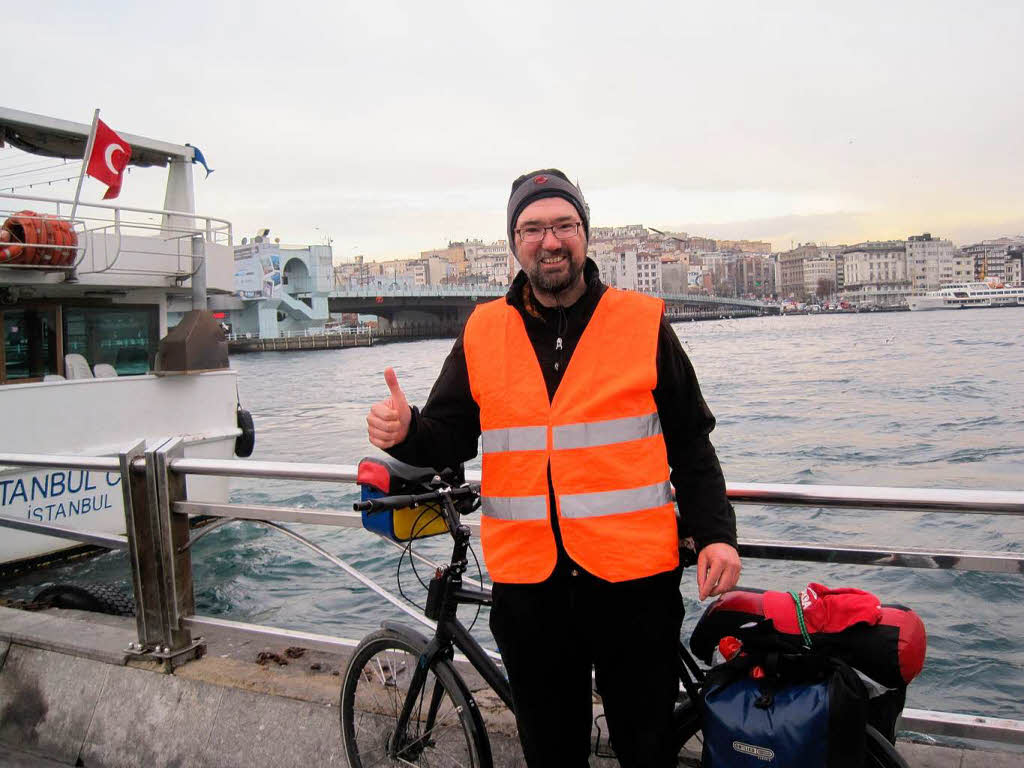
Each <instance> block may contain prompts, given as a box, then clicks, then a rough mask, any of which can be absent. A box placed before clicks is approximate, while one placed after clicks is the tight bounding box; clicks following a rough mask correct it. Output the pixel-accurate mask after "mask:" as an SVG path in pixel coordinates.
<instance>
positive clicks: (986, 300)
mask: <svg viewBox="0 0 1024 768" xmlns="http://www.w3.org/2000/svg"><path fill="white" fill-rule="evenodd" d="M907 303H908V304H909V305H910V309H911V310H914V311H916V312H921V311H924V310H931V309H970V308H971V307H1016V306H1024V285H1003V284H1002V283H996V282H973V283H950V284H949V285H947V286H944V287H942V288H940V289H939V290H937V291H929V292H928V293H926V294H924V295H923V296H911V297H909V298H908V299H907Z"/></svg>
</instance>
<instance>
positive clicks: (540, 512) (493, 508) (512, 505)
mask: <svg viewBox="0 0 1024 768" xmlns="http://www.w3.org/2000/svg"><path fill="white" fill-rule="evenodd" d="M480 511H481V512H482V513H483V514H485V515H487V516H488V517H493V518H496V519H498V520H547V519H548V497H547V496H483V497H481V499H480Z"/></svg>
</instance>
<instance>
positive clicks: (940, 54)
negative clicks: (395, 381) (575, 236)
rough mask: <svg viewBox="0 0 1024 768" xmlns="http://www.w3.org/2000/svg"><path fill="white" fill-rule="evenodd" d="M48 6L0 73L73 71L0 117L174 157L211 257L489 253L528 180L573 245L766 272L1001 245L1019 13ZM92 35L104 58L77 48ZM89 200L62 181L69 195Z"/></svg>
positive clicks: (42, 77) (31, 20)
mask: <svg viewBox="0 0 1024 768" xmlns="http://www.w3.org/2000/svg"><path fill="white" fill-rule="evenodd" d="M60 5H61V6H62V9H61V11H60V13H58V14H57V15H56V16H55V17H54V18H53V19H45V20H44V19H42V18H40V17H39V16H38V14H35V13H33V12H32V11H31V9H28V8H27V7H26V8H15V9H12V11H11V13H9V14H8V15H7V17H6V18H5V32H6V34H5V39H6V40H8V54H9V55H8V60H9V62H10V64H9V69H10V75H11V77H10V79H11V80H12V81H16V82H64V80H66V73H67V72H71V71H73V72H75V73H76V77H75V78H74V80H75V84H76V85H75V87H72V88H56V89H45V88H26V89H19V90H18V92H17V94H16V96H14V97H9V98H8V100H7V106H10V107H12V108H14V109H20V110H24V111H28V112H35V113H39V114H45V115H50V116H53V117H58V118H61V119H66V120H73V121H76V122H83V123H86V122H88V121H89V119H90V117H91V115H92V111H93V109H94V108H96V107H100V108H101V109H102V116H103V118H104V120H105V122H107V123H108V124H109V125H110V126H111V127H112V128H114V129H116V130H122V131H124V132H127V133H134V134H140V135H147V136H151V137H153V138H157V139H160V140H165V141H170V142H175V143H185V142H189V143H192V144H195V145H197V146H199V147H201V148H202V150H203V152H204V154H205V155H206V158H207V160H208V161H209V163H210V167H211V168H214V169H215V172H214V173H213V174H212V175H210V176H209V177H208V178H205V177H204V174H202V173H199V174H197V176H196V200H197V210H199V211H201V212H203V213H208V214H210V215H214V216H220V217H223V218H227V219H229V220H230V221H232V222H233V224H234V225H235V232H236V233H238V239H240V237H241V235H243V234H248V233H252V232H255V231H257V230H259V229H262V228H265V227H269V228H270V229H271V230H272V231H274V232H275V233H276V234H277V235H278V236H280V237H281V239H282V242H286V243H310V242H319V241H321V240H323V239H327V238H330V239H331V240H332V241H333V244H334V247H335V251H336V252H337V253H338V254H339V255H340V256H343V257H348V256H351V255H354V254H356V253H362V254H365V255H367V256H368V257H370V258H373V259H387V258H395V257H400V256H403V255H408V254H411V253H414V252H416V251H417V250H420V249H423V248H424V247H429V244H431V243H434V244H438V243H444V242H447V241H449V240H460V239H463V238H465V237H467V236H469V235H470V234H472V235H473V236H476V237H480V238H483V239H487V240H493V239H499V238H500V237H501V236H502V235H503V232H504V229H505V222H504V203H505V200H506V199H507V195H508V188H509V185H510V183H511V180H512V178H513V177H515V176H516V175H518V174H519V173H522V172H524V171H527V170H530V169H533V168H538V167H545V166H551V165H554V166H557V167H561V168H562V169H563V170H565V171H566V172H567V173H568V174H569V175H570V177H571V178H574V179H578V180H579V182H580V184H581V185H582V187H583V191H584V193H585V195H586V197H587V200H588V202H589V203H590V206H591V209H592V223H593V224H594V225H595V226H597V225H600V226H616V225H625V224H628V223H631V222H635V221H644V222H645V223H647V224H648V225H649V226H653V227H656V228H658V229H681V230H684V231H687V232H693V233H700V234H703V235H706V236H709V237H714V238H716V239H755V240H768V241H770V242H771V243H772V245H773V249H774V250H785V249H787V248H788V247H790V245H791V244H797V243H800V242H808V241H814V242H819V243H821V242H827V243H840V242H845V243H855V242H860V241H864V240H869V239H888V238H901V237H905V236H907V235H908V234H911V233H917V232H938V233H941V234H942V236H943V237H948V238H950V239H952V240H954V241H955V242H957V243H968V242H974V241H977V240H982V239H986V238H994V237H1000V236H1011V237H1013V236H1017V235H1019V234H1021V233H1022V232H1024V211H1021V208H1020V205H1019V201H1020V194H1019V189H1018V188H1017V186H1018V184H1019V181H1018V180H1017V176H1018V174H1017V173H1016V169H1019V168H1020V167H1021V164H1022V161H1024V142H1021V141H1020V140H1019V137H1018V130H1017V128H1016V126H1019V125H1020V124H1021V123H1022V122H1024V120H1022V118H1024V98H1022V96H1024V73H1022V70H1021V68H1020V67H1019V62H1018V61H1017V56H1016V53H1015V52H1016V51H1017V50H1018V49H1019V46H1018V45H1017V40H1016V31H1017V30H1019V29H1021V28H1022V26H1024V7H1021V6H1020V4H1011V3H1001V2H989V3H984V4H982V5H980V6H978V5H975V4H968V3H959V2H949V1H947V2H934V3H925V2H908V3H902V4H898V5H895V6H894V5H892V4H886V3H882V2H865V3H860V4H857V5H856V6H855V7H847V8H827V7H819V6H818V5H816V4H812V3H804V2H795V1H794V2H786V3H781V4H772V5H770V6H766V5H764V4H759V3H753V2H750V3H743V2H739V3H735V4H729V5H728V6H727V7H720V8H715V7H701V8H699V9H696V8H688V7H682V6H679V7H675V6H667V7H666V6H664V5H663V4H655V3H649V2H640V3H635V4H633V5H631V6H630V8H629V10H628V12H627V11H624V10H622V9H621V8H620V7H619V6H613V5H611V4H607V3H600V2H598V3H588V4H583V3H566V4H559V6H558V7H554V8H552V7H548V6H547V5H544V4H541V3H530V2H523V3H520V4H517V5H516V6H514V7H505V8H490V7H486V6H473V7H465V6H462V5H456V4H446V3H444V2H441V3H437V4H432V5H431V6H430V7H429V8H427V7H409V8H405V7H403V6H401V5H399V4H398V3H378V4H374V5H373V6H372V7H370V6H366V5H365V4H358V5H357V4H346V3H339V4H332V5H323V6H322V7H321V6H319V5H318V4H302V3H300V4H297V5H296V7H295V8H290V9H289V12H288V13H283V12H281V11H280V8H279V7H278V6H273V5H263V6H261V5H258V4H252V5H247V6H246V10H245V13H239V12H238V7H237V6H236V5H235V4H233V3H227V2H212V3H203V4H199V3H190V2H185V3H183V4H182V6H181V9H180V12H181V13H182V15H183V17H189V16H190V15H192V16H194V17H195V18H197V19H201V21H202V23H201V24H200V25H198V26H196V27H193V28H192V29H191V30H190V31H185V30H181V31H175V30H172V29H169V28H168V25H167V24H166V19H165V18H164V17H163V16H162V14H161V13H160V12H159V11H157V10H155V9H150V8H147V7H144V6H138V5H134V4H129V3H115V4H114V6H112V8H113V9H114V10H116V12H114V13H109V14H107V15H106V16H103V17H102V18H101V17H98V16H95V15H94V14H93V13H92V12H91V11H90V10H89V9H88V8H85V7H80V6H78V5H76V4H73V3H61V4H60ZM101 30H102V33H103V35H104V39H109V40H112V41H116V43H112V44H111V45H108V46H102V47H101V46H90V47H89V48H88V49H87V50H85V51H84V52H83V50H82V46H81V45H79V42H80V41H81V38H82V36H83V35H85V34H92V33H95V34H96V35H99V34H100V31H101ZM200 30H201V31H200ZM44 35H45V36H46V39H48V40H51V41H52V43H53V45H52V46H51V47H52V51H51V54H50V55H48V56H47V57H38V56H35V55H33V53H34V49H35V45H36V41H37V40H39V39H40V38H41V37H42V36H44ZM41 59H42V60H41ZM6 151H8V150H0V168H2V167H3V162H4V161H3V158H4V152H6ZM65 175H67V174H65ZM163 182H164V177H163V172H162V171H161V170H160V169H133V172H132V173H131V174H130V175H129V177H128V178H127V179H126V181H125V193H124V196H125V199H126V200H131V201H132V203H136V201H138V202H137V204H138V205H140V206H142V207H161V203H162V189H163ZM69 186H70V187H71V189H70V190H68V189H67V187H69ZM64 187H65V188H63V189H62V188H60V185H59V184H55V185H53V186H52V188H51V187H47V188H46V191H45V192H42V194H46V195H51V196H70V194H69V192H70V193H73V184H67V183H65V184H64ZM101 194H102V189H101V187H100V186H99V185H98V183H97V182H94V181H92V180H87V182H86V185H85V189H84V191H83V199H89V200H98V199H99V198H100V196H101ZM137 196H138V197H137ZM139 197H141V198H142V199H141V200H139Z"/></svg>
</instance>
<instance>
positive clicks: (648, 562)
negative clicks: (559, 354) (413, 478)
mask: <svg viewBox="0 0 1024 768" xmlns="http://www.w3.org/2000/svg"><path fill="white" fill-rule="evenodd" d="M663 311H664V305H663V303H662V302H661V301H660V300H658V299H655V298H652V297H650V296H644V295H642V294H638V293H632V292H626V291H620V290H616V289H615V288H609V289H608V290H606V291H605V293H604V295H603V296H602V297H601V300H600V301H599V302H598V305H597V307H596V309H595V310H594V314H593V316H592V317H591V319H590V322H589V324H588V325H587V327H586V329H585V330H584V332H583V335H582V337H581V338H580V340H579V343H578V344H577V345H576V349H575V351H574V352H573V355H572V359H571V360H570V362H569V366H568V367H567V368H566V370H565V372H564V375H563V376H562V381H561V382H560V384H559V385H558V390H557V391H556V392H555V396H554V398H553V399H552V400H550V401H549V400H548V392H547V387H546V385H545V383H544V376H543V374H542V373H541V369H540V364H539V363H538V362H537V356H536V353H535V352H534V350H533V345H532V344H531V343H530V339H529V337H528V336H527V334H526V328H525V326H524V325H523V319H522V317H520V315H519V312H518V311H517V310H516V309H515V308H514V307H512V306H510V305H509V304H508V303H506V301H505V299H499V300H497V301H492V302H488V303H487V304H482V305H480V306H478V307H477V308H476V309H475V310H474V312H473V314H472V315H471V316H470V318H469V321H468V322H467V323H466V330H465V334H464V338H463V343H464V346H465V352H466V367H467V369H468V371H469V384H470V390H471V391H472V394H473V399H474V400H476V402H477V405H479V406H480V428H481V432H482V436H481V437H482V440H481V442H482V447H483V484H482V486H483V487H482V490H481V498H482V503H481V512H482V520H481V533H480V538H481V541H482V542H483V550H484V561H485V562H486V564H487V569H488V571H490V574H491V577H492V578H493V579H494V581H497V582H504V583H514V584H532V583H536V582H539V581H543V580H544V579H546V578H547V577H548V576H549V575H550V574H551V572H552V571H553V570H554V567H555V562H556V559H557V552H556V548H555V536H554V531H553V529H552V526H551V518H550V510H549V509H548V503H549V501H548V465H549V464H550V467H551V483H552V487H553V488H554V491H555V501H556V509H557V513H558V525H559V528H560V530H561V532H562V542H563V544H564V546H565V550H566V552H567V553H568V554H569V556H570V557H571V558H572V559H573V560H574V561H575V562H577V563H579V564H580V565H581V566H583V568H585V569H586V570H587V571H589V572H590V573H592V574H594V575H596V576H599V577H600V578H602V579H606V580H608V581H626V580H628V579H638V578H642V577H644V576H651V575H653V574H656V573H661V572H663V571H667V570H671V569H672V568H675V567H676V566H677V565H678V564H679V549H678V536H677V533H676V519H675V508H674V505H673V502H672V488H671V486H670V484H669V467H668V459H667V456H666V451H665V440H664V438H663V437H662V434H661V422H660V420H659V419H658V410H657V406H656V405H655V402H654V395H653V394H652V391H653V390H654V387H655V385H656V384H657V378H658V377H657V366H656V357H657V348H658V328H659V324H660V322H661V315H662V312H663Z"/></svg>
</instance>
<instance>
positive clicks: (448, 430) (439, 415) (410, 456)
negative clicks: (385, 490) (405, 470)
mask: <svg viewBox="0 0 1024 768" xmlns="http://www.w3.org/2000/svg"><path fill="white" fill-rule="evenodd" d="M479 438H480V407H479V406H478V405H477V404H476V401H475V400H474V399H473V395H472V393H471V392H470V389H469V370H468V369H467V368H466V353H465V349H464V347H463V338H462V334H461V333H460V334H459V338H458V339H456V340H455V344H454V345H453V346H452V350H451V352H449V353H448V357H447V358H446V359H445V361H444V365H443V366H441V373H440V374H438V377H437V381H435V382H434V387H433V389H431V390H430V395H429V396H428V397H427V402H426V403H425V404H424V406H423V409H422V410H420V409H418V408H416V407H413V409H412V422H411V423H410V425H409V435H408V437H406V439H405V440H404V441H402V442H401V443H399V444H398V445H395V446H393V447H392V448H390V449H388V451H387V452H388V453H389V454H390V455H391V456H394V457H395V458H396V459H398V460H399V461H404V462H405V463H406V464H412V465H414V466H424V467H434V468H436V469H443V468H445V467H452V468H454V467H456V466H457V465H459V464H462V463H463V462H466V461H469V460H470V459H472V458H474V457H475V456H476V454H477V443H478V441H479Z"/></svg>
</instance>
